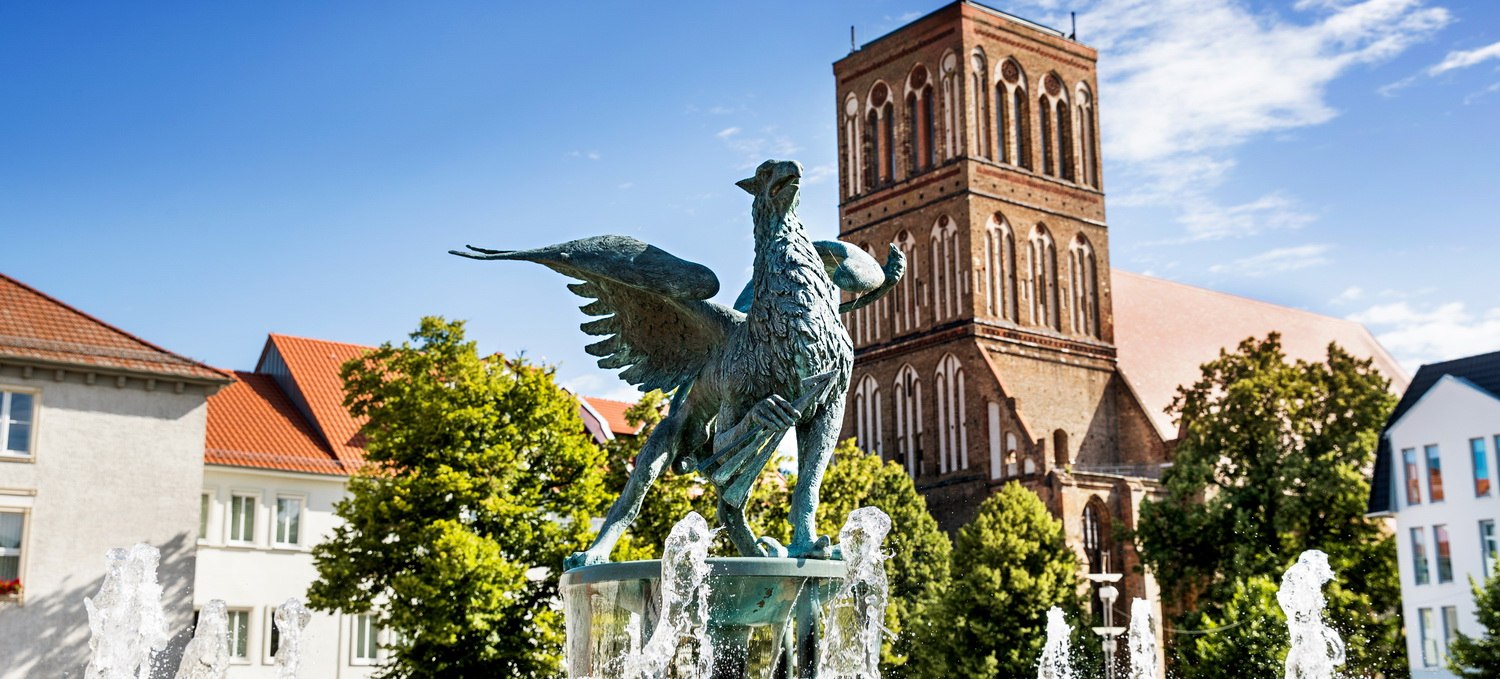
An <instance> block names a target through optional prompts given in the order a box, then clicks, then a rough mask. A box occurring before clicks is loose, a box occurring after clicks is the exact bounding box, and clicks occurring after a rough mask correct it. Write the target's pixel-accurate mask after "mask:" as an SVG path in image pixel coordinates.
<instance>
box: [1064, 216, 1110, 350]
mask: <svg viewBox="0 0 1500 679" xmlns="http://www.w3.org/2000/svg"><path fill="white" fill-rule="evenodd" d="M1068 260H1069V267H1068V268H1069V269H1070V272H1069V282H1070V283H1071V285H1070V288H1071V289H1072V293H1073V305H1072V306H1073V332H1076V333H1079V334H1081V335H1087V336H1089V337H1101V336H1102V335H1101V331H1100V328H1099V264H1098V260H1097V258H1096V257H1095V256H1094V246H1093V244H1092V243H1090V242H1089V239H1088V237H1086V236H1084V235H1083V234H1081V233H1080V234H1078V238H1076V239H1074V240H1073V245H1072V247H1069V248H1068Z"/></svg>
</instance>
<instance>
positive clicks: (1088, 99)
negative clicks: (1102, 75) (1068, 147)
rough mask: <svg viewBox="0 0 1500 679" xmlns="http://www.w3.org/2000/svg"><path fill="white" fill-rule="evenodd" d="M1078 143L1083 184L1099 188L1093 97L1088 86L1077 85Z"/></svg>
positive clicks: (1097, 148)
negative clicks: (1081, 157)
mask: <svg viewBox="0 0 1500 679" xmlns="http://www.w3.org/2000/svg"><path fill="white" fill-rule="evenodd" d="M1077 98H1078V129H1079V135H1078V142H1079V146H1080V147H1081V151H1082V153H1081V155H1082V156H1083V183H1084V184H1088V185H1089V186H1092V187H1094V188H1099V147H1098V139H1097V136H1098V135H1097V133H1096V132H1095V130H1094V96H1093V93H1092V92H1090V91H1089V86H1088V85H1086V84H1084V83H1078V95H1077Z"/></svg>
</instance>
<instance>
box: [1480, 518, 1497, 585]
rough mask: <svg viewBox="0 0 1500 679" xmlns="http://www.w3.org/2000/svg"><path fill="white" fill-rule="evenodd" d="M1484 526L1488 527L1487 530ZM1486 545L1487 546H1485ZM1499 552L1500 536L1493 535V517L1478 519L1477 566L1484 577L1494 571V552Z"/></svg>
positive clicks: (1487, 576)
mask: <svg viewBox="0 0 1500 679" xmlns="http://www.w3.org/2000/svg"><path fill="white" fill-rule="evenodd" d="M1485 528H1489V530H1488V531H1486V530H1485ZM1486 545H1488V547H1486ZM1497 553H1500V538H1497V537H1496V535H1495V521H1494V519H1480V521H1479V567H1480V572H1481V573H1483V574H1484V577H1485V578H1489V577H1490V576H1491V575H1493V574H1494V572H1495V563H1496V554H1497Z"/></svg>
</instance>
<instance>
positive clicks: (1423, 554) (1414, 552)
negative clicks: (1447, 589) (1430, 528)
mask: <svg viewBox="0 0 1500 679" xmlns="http://www.w3.org/2000/svg"><path fill="white" fill-rule="evenodd" d="M1411 565H1412V569H1411V579H1412V582H1414V583H1416V584H1418V585H1425V584H1427V583H1428V582H1431V576H1430V575H1429V574H1428V572H1427V538H1425V537H1423V535H1422V529H1421V528H1413V529H1411Z"/></svg>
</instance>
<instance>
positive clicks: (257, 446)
mask: <svg viewBox="0 0 1500 679" xmlns="http://www.w3.org/2000/svg"><path fill="white" fill-rule="evenodd" d="M234 376H235V382H234V383H232V384H230V385H229V386H227V387H225V388H224V389H222V390H220V391H219V393H217V394H214V395H213V396H210V397H209V398H208V432H207V435H206V436H205V438H204V452H203V461H204V462H205V463H207V464H218V465H228V466H232V467H257V468H261V469H278V470H284V471H296V472H310V473H314V474H346V473H348V472H347V471H346V470H345V468H344V466H343V465H341V464H339V461H338V458H336V457H335V456H334V454H333V451H332V450H329V448H328V446H327V445H325V444H324V443H323V439H322V437H321V436H319V435H318V432H317V431H316V430H315V429H314V428H313V426H312V423H310V422H308V421H307V419H306V418H304V417H303V416H302V413H300V412H298V411H297V407H296V406H294V405H292V401H291V399H289V398H287V395H286V393H285V392H283V391H282V390H281V387H280V386H278V385H277V384H276V379H275V378H273V377H271V376H270V375H261V374H257V373H248V372H238V371H236V372H235V373H234Z"/></svg>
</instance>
